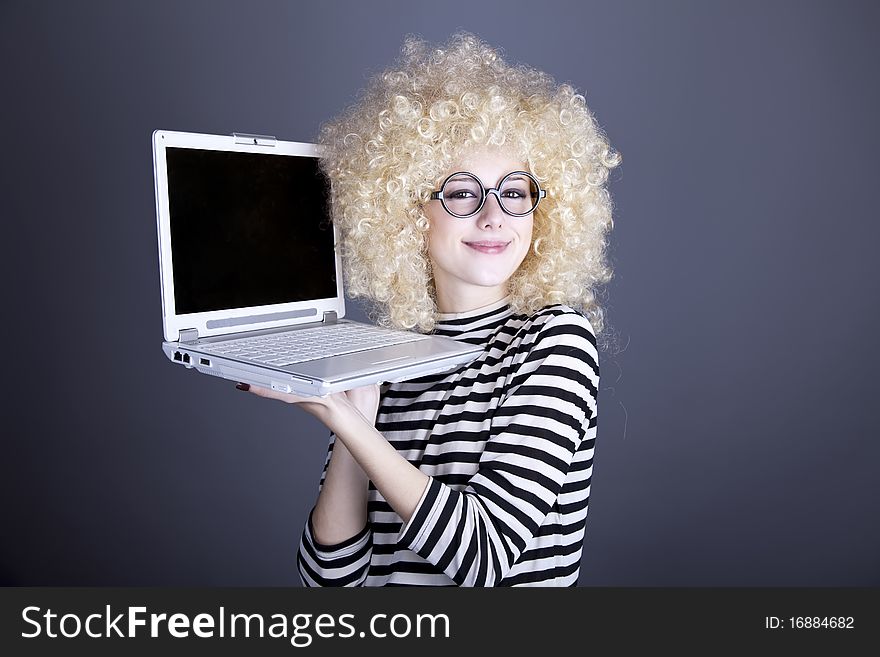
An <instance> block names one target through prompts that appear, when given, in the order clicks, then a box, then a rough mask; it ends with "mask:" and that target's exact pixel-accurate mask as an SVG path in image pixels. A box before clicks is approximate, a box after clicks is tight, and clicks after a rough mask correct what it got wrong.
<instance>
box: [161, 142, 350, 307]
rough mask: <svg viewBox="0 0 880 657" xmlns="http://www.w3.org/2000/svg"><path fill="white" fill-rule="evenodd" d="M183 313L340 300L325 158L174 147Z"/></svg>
mask: <svg viewBox="0 0 880 657" xmlns="http://www.w3.org/2000/svg"><path fill="white" fill-rule="evenodd" d="M166 158H167V163H168V202H169V209H170V214H171V257H172V259H173V268H174V304H175V309H176V312H177V314H181V315H183V314H188V313H199V312H207V311H212V310H223V309H228V308H245V307H249V306H264V305H268V304H276V303H288V302H292V301H306V300H310V299H326V298H329V297H334V296H336V275H335V272H336V268H335V254H334V248H333V229H332V227H331V224H330V219H329V211H328V199H327V186H326V181H325V179H324V177H323V174H322V173H321V172H320V170H319V169H318V161H317V158H314V157H298V156H288V155H275V154H263V153H232V152H227V151H211V150H201V149H193V148H168V149H166Z"/></svg>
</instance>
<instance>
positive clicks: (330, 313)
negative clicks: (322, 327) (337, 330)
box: [324, 310, 337, 324]
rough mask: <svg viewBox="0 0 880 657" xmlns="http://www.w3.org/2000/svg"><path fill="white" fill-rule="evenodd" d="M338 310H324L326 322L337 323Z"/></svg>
mask: <svg viewBox="0 0 880 657" xmlns="http://www.w3.org/2000/svg"><path fill="white" fill-rule="evenodd" d="M336 319H337V317H336V311H335V310H325V311H324V323H325V324H335V323H336Z"/></svg>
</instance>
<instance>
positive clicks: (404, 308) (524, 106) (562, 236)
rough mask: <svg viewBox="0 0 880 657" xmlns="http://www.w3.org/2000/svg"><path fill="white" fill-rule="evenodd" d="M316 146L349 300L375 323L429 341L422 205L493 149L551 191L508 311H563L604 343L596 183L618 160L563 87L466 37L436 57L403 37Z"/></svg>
mask: <svg viewBox="0 0 880 657" xmlns="http://www.w3.org/2000/svg"><path fill="white" fill-rule="evenodd" d="M319 141H320V143H321V145H322V148H323V158H322V163H323V164H322V166H323V169H324V172H325V174H326V175H327V177H328V178H329V180H330V196H331V207H332V214H333V221H334V222H335V224H336V226H337V230H338V231H339V236H340V238H341V248H342V257H343V262H344V275H345V283H346V287H347V292H348V295H349V296H350V297H359V296H362V297H366V298H367V299H369V300H371V301H372V302H373V316H374V318H375V319H376V320H377V321H378V322H379V324H381V325H384V326H391V327H396V328H405V329H413V328H417V329H419V330H421V331H424V332H430V331H431V330H432V329H433V327H434V325H435V323H436V313H437V307H436V293H435V290H434V284H433V276H432V271H431V261H430V258H429V257H428V253H427V233H428V220H427V217H426V216H425V214H424V212H423V209H422V205H423V204H424V203H426V202H428V200H429V199H430V192H431V190H433V189H436V188H437V185H438V183H439V182H441V181H442V179H443V176H444V174H446V173H448V171H449V168H450V167H451V166H452V165H453V164H454V162H455V160H456V159H457V158H458V157H459V156H461V155H463V154H465V153H467V152H469V151H471V150H473V149H476V148H485V147H501V148H502V149H506V150H507V151H508V152H509V153H510V154H512V155H514V156H516V157H518V158H520V159H522V160H523V161H525V162H527V163H528V165H529V170H530V172H531V173H532V174H533V175H534V176H535V177H536V178H537V179H538V180H539V181H540V183H541V186H542V188H544V189H546V190H547V197H546V198H545V199H544V200H543V201H542V202H541V204H540V205H539V206H538V208H537V209H536V210H535V215H534V229H533V244H532V246H531V248H530V251H529V253H528V255H527V256H526V258H525V259H524V260H523V262H522V264H521V265H520V267H519V268H518V269H517V271H516V272H515V273H514V275H513V276H512V277H511V279H510V280H509V281H508V291H509V293H510V297H511V298H510V305H511V307H512V309H513V310H514V312H517V313H524V314H532V313H533V312H535V311H537V310H538V309H540V308H542V307H544V306H547V305H552V304H559V303H561V304H567V305H569V306H571V307H573V308H578V309H580V310H581V311H582V312H583V313H584V314H585V315H586V316H587V317H588V318H589V319H590V321H591V324H592V325H593V327H594V329H595V330H596V331H597V333H598V332H600V331H601V330H602V327H603V310H602V308H601V307H600V306H599V304H598V301H597V297H596V294H597V287H598V286H600V285H603V284H605V283H607V282H608V281H609V280H610V278H611V269H610V267H609V265H608V264H607V262H606V257H605V251H606V245H607V235H608V232H609V231H610V229H611V227H612V225H613V222H612V218H611V213H612V203H611V197H610V194H609V193H608V190H607V189H606V186H605V183H606V182H607V179H608V173H609V171H610V169H611V168H613V167H615V166H617V165H618V164H619V163H620V156H619V154H618V153H617V152H616V151H614V150H613V149H612V148H611V147H610V146H609V144H608V142H607V140H606V139H605V137H604V135H603V133H602V132H601V130H600V128H599V126H598V125H597V123H596V121H595V119H594V118H593V115H592V113H591V112H590V110H589V108H588V107H587V105H586V102H585V100H584V97H583V96H582V95H580V94H578V93H576V91H575V89H574V88H573V87H571V86H570V85H568V84H562V85H557V83H556V82H555V81H554V80H553V79H552V78H551V77H550V76H549V75H547V74H546V73H543V72H541V71H538V70H535V69H533V68H529V67H526V66H523V65H516V66H513V65H509V64H507V63H505V62H504V61H503V60H502V58H501V53H500V52H499V51H498V50H496V49H494V48H492V47H491V46H489V45H488V44H486V43H484V42H483V41H481V40H480V39H479V38H478V37H476V36H475V35H473V34H470V33H467V32H458V33H456V34H454V35H453V36H452V37H451V39H450V41H449V43H448V44H446V45H444V46H442V47H437V48H431V47H430V46H429V45H428V44H427V43H425V42H424V41H422V40H421V39H419V38H417V37H414V36H408V37H407V38H406V39H405V41H404V44H403V48H402V51H401V57H400V58H399V60H398V61H397V62H395V64H394V65H393V66H392V67H391V68H389V69H387V70H385V71H384V72H382V73H381V74H379V75H376V76H374V77H373V78H372V79H371V80H370V82H369V84H368V85H367V87H366V89H364V90H363V91H362V92H361V94H360V96H359V97H358V100H357V101H356V102H355V104H354V105H352V106H350V107H349V108H347V109H346V110H345V111H343V112H342V113H341V114H340V115H339V116H338V117H336V118H335V119H333V120H331V121H329V122H327V123H325V124H323V125H322V126H321V134H320V139H319Z"/></svg>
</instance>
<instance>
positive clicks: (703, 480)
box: [0, 0, 880, 586]
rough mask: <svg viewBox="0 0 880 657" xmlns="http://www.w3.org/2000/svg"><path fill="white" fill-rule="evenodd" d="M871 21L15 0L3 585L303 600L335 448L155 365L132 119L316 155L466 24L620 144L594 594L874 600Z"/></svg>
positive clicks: (9, 35)
mask: <svg viewBox="0 0 880 657" xmlns="http://www.w3.org/2000/svg"><path fill="white" fill-rule="evenodd" d="M878 18H880V11H878V8H877V5H876V3H871V2H836V3H831V2H824V3H818V2H742V1H738V2H735V3H734V2H728V3H720V2H711V3H709V2H697V1H693V2H682V1H677V2H653V1H651V2H648V1H644V2H634V1H630V2H614V3H612V2H607V3H605V2H603V3H597V2H583V1H578V2H574V1H572V2H562V1H542V2H520V1H514V0H505V1H504V2H479V3H464V4H461V3H453V4H444V3H441V2H433V3H419V2H391V1H384V2H363V3H360V2H322V3H317V2H314V3H300V2H265V1H264V2H247V3H245V2H241V3H235V2H184V3H178V2H166V1H163V2H155V1H152V2H149V3H146V2H144V3H128V2H125V3H120V2H81V3H66V2H55V3H48V4H47V3H31V2H3V4H2V5H0V48H2V51H0V52H2V62H3V64H2V71H3V73H2V76H3V77H2V93H3V101H2V107H0V112H2V124H0V125H2V142H0V143H2V149H0V152H2V177H0V180H2V187H3V194H2V198H3V204H2V208H3V209H2V214H3V222H2V226H3V245H4V257H3V258H2V267H3V279H2V280H3V296H4V313H3V317H4V319H3V323H2V324H3V333H4V335H3V338H4V340H3V342H4V344H5V345H6V346H7V347H8V348H10V349H9V352H8V353H7V354H6V355H5V356H4V363H5V365H6V367H5V368H4V369H5V372H4V377H3V378H4V380H3V384H2V386H3V395H2V400H3V401H2V404H3V438H2V457H0V492H2V500H3V510H2V519H0V534H2V539H0V577H2V582H3V583H4V584H37V585H42V584H52V585H298V584H299V579H298V576H297V574H296V571H295V567H294V555H295V552H296V547H297V543H298V539H299V535H300V531H301V529H302V525H303V522H304V520H305V518H306V514H307V512H308V510H309V508H310V507H311V505H312V504H313V502H314V498H315V492H316V486H317V482H318V477H319V474H320V469H321V464H322V462H323V458H324V451H325V442H326V441H325V435H326V432H325V431H324V429H323V427H322V426H321V425H319V424H318V423H317V421H316V420H313V419H312V418H311V416H308V415H306V414H305V413H304V412H302V411H300V410H299V409H296V408H294V407H289V406H286V405H283V404H280V403H275V402H268V401H266V400H262V399H257V398H255V397H252V396H249V395H244V394H242V393H240V392H237V391H236V390H235V389H234V387H233V384H232V383H229V382H224V381H220V380H215V379H212V378H209V377H205V376H199V375H197V374H194V373H192V372H188V371H185V370H183V369H181V368H177V367H174V366H172V365H171V364H170V363H169V362H168V361H167V360H166V359H165V357H164V356H163V354H162V352H161V350H160V342H161V338H162V329H161V308H160V296H159V279H158V269H157V246H156V235H155V232H156V228H155V210H154V198H153V179H152V161H151V150H150V135H151V132H152V131H153V130H154V129H156V128H163V129H171V130H190V131H200V132H213V133H221V134H225V133H230V132H233V131H239V132H253V133H265V134H274V135H277V136H278V137H282V138H286V139H294V140H310V139H313V138H314V137H315V135H316V133H317V129H318V126H319V125H320V123H321V121H323V120H325V119H327V118H329V117H331V116H333V115H335V114H336V113H337V112H339V111H340V110H341V109H342V108H343V107H344V106H345V105H346V104H347V103H349V102H351V101H352V100H353V99H354V97H355V94H356V92H357V91H358V90H360V89H361V88H362V87H363V85H364V83H365V82H366V80H367V77H368V76H369V75H370V74H373V73H376V72H378V71H380V70H381V69H382V68H384V67H385V66H386V65H388V64H389V63H390V62H391V61H392V59H393V58H394V57H395V56H396V55H397V53H398V51H399V47H400V45H401V42H402V40H403V37H404V35H405V34H406V33H418V34H421V35H423V36H424V37H426V38H428V39H430V40H433V41H436V40H445V39H446V38H447V37H448V36H449V34H450V33H451V32H452V31H454V30H455V29H456V28H466V29H469V30H472V31H474V32H476V33H477V34H479V35H480V36H482V37H483V38H484V39H486V40H487V41H489V42H490V43H492V44H494V45H496V46H499V47H501V48H503V49H504V52H505V54H506V57H507V58H508V59H509V60H511V61H515V62H524V63H527V64H530V65H532V66H535V67H538V68H542V69H544V70H547V71H548V72H550V73H552V74H553V75H554V76H555V77H556V78H557V79H558V80H560V81H568V82H571V83H572V84H573V85H575V86H576V87H577V88H578V89H580V90H582V91H583V92H585V94H586V97H587V102H588V104H589V105H590V107H591V108H592V109H593V111H594V112H595V113H596V115H597V117H598V119H599V121H600V123H601V125H602V126H603V127H604V128H605V130H606V131H607V134H608V136H609V138H610V140H611V142H612V143H613V144H614V145H615V146H616V147H617V148H618V149H619V150H620V151H621V152H622V154H623V156H624V161H623V165H622V167H621V168H620V169H618V170H616V171H615V172H614V174H613V178H612V181H611V189H612V193H613V194H614V199H615V203H616V215H615V217H616V224H615V229H614V233H613V243H612V251H611V254H612V260H613V264H614V266H615V268H616V277H615V279H614V281H613V283H612V284H611V285H610V286H609V288H608V304H607V307H608V314H609V319H610V321H611V323H612V324H613V326H614V329H615V331H616V332H617V334H618V336H619V343H620V351H619V352H618V353H616V354H614V353H606V354H603V360H602V371H603V381H602V386H601V392H600V423H599V440H598V443H597V451H596V459H595V473H594V479H593V494H592V499H591V509H590V516H589V521H588V527H587V539H586V543H585V549H584V558H583V567H582V574H581V580H580V583H581V584H582V585H588V586H593V585H601V586H634V585H642V586H745V585H749V586H808V585H809V586H831V585H843V586H846V585H871V586H876V585H878V584H880V556H878V555H880V528H878V523H877V502H878V492H880V483H878V479H877V476H876V472H877V463H878V462H880V442H878V441H877V439H876V437H877V431H876V429H875V428H874V416H875V415H874V414H875V410H876V407H877V403H876V400H875V396H876V391H877V386H876V384H875V374H874V370H875V369H876V365H877V347H876V340H875V336H876V335H877V329H878V308H877V305H878V304H877V298H878V276H877V273H878V272H877V265H876V257H875V254H874V252H875V251H876V247H877V244H878V232H880V231H878V224H877V211H876V199H877V196H876V194H877V188H878V185H877V180H878V173H880V165H878V161H880V158H878V152H880V149H878V146H880V143H878V141H880V140H878V131H877V128H876V117H877V116H880V107H878V83H877V73H876V68H877V63H878V47H877V45H876V43H877V42H876V35H877V33H878V27H880V25H878V23H880V21H878ZM351 310H352V312H351V314H352V315H353V316H355V317H360V318H362V317H363V316H364V315H363V308H362V307H360V306H358V305H357V304H356V303H352V306H351Z"/></svg>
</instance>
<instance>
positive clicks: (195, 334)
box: [177, 329, 199, 342]
mask: <svg viewBox="0 0 880 657" xmlns="http://www.w3.org/2000/svg"><path fill="white" fill-rule="evenodd" d="M198 339H199V330H198V329H182V330H181V331H180V337H179V338H178V339H177V341H178V342H195V341H196V340H198Z"/></svg>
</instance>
